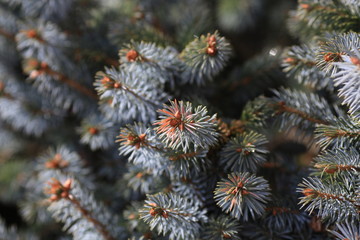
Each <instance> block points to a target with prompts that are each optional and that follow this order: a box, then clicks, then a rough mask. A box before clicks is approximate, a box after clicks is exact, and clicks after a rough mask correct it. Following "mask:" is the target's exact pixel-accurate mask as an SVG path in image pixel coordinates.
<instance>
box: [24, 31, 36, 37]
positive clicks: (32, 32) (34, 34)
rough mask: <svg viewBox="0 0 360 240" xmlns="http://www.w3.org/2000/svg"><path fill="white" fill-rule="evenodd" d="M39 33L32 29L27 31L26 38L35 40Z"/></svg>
mask: <svg viewBox="0 0 360 240" xmlns="http://www.w3.org/2000/svg"><path fill="white" fill-rule="evenodd" d="M37 35H38V34H37V31H36V30H35V29H30V30H28V31H26V36H27V37H28V38H35V37H37Z"/></svg>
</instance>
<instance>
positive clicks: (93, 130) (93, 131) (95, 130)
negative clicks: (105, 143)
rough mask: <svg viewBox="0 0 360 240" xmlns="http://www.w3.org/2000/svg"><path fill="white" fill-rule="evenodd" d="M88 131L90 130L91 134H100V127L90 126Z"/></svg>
mask: <svg viewBox="0 0 360 240" xmlns="http://www.w3.org/2000/svg"><path fill="white" fill-rule="evenodd" d="M88 132H89V133H90V134H91V135H95V134H98V132H99V129H97V128H96V127H90V128H89V129H88Z"/></svg>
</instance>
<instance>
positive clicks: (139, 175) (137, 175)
mask: <svg viewBox="0 0 360 240" xmlns="http://www.w3.org/2000/svg"><path fill="white" fill-rule="evenodd" d="M143 176H144V174H143V173H142V172H138V173H137V174H136V175H135V177H136V178H142V177H143Z"/></svg>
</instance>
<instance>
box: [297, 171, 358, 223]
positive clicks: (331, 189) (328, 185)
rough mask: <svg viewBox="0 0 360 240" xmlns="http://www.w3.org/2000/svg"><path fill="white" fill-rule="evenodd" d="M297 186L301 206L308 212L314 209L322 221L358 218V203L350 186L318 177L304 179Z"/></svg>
mask: <svg viewBox="0 0 360 240" xmlns="http://www.w3.org/2000/svg"><path fill="white" fill-rule="evenodd" d="M299 186H300V187H299V188H298V192H301V193H302V194H303V196H302V197H301V198H300V204H302V206H301V207H302V208H304V207H305V210H306V211H308V212H310V213H312V212H314V211H315V210H316V211H317V215H318V216H320V217H321V218H322V219H323V220H324V221H325V220H327V221H330V222H342V221H345V220H347V219H351V220H356V219H358V218H359V211H360V204H359V202H358V201H357V200H356V196H355V192H354V189H352V187H351V186H349V185H346V186H344V185H341V182H329V181H325V180H321V179H319V178H308V179H304V180H303V182H302V183H301V184H300V185H299Z"/></svg>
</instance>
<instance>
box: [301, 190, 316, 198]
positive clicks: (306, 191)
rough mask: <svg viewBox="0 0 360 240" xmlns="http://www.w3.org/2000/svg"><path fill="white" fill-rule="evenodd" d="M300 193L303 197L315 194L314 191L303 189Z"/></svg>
mask: <svg viewBox="0 0 360 240" xmlns="http://www.w3.org/2000/svg"><path fill="white" fill-rule="evenodd" d="M302 193H303V194H304V195H305V196H312V195H314V194H315V193H316V191H315V190H314V189H311V188H305V189H304V190H303V191H302Z"/></svg>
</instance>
